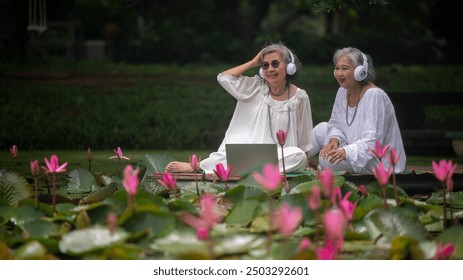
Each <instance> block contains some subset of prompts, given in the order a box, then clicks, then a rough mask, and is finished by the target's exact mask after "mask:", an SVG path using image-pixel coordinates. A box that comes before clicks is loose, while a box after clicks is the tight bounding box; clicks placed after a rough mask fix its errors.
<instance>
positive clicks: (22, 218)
mask: <svg viewBox="0 0 463 280" xmlns="http://www.w3.org/2000/svg"><path fill="white" fill-rule="evenodd" d="M2 215H3V217H5V219H7V220H10V221H12V222H13V223H14V224H15V225H18V226H20V225H23V224H25V223H28V222H32V221H36V220H39V219H40V218H42V217H44V216H45V214H44V213H42V212H40V211H38V210H36V209H35V208H34V207H33V206H29V205H23V206H21V207H18V208H11V209H10V210H9V211H8V212H7V213H4V214H2Z"/></svg>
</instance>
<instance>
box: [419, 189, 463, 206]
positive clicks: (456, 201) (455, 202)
mask: <svg viewBox="0 0 463 280" xmlns="http://www.w3.org/2000/svg"><path fill="white" fill-rule="evenodd" d="M450 198H451V200H452V208H458V209H463V192H451V193H449V192H446V195H445V199H446V203H447V204H449V203H450ZM443 201H444V200H443V196H442V191H441V190H439V191H437V192H433V193H432V195H431V197H430V198H428V200H427V201H426V202H428V203H431V204H442V203H443Z"/></svg>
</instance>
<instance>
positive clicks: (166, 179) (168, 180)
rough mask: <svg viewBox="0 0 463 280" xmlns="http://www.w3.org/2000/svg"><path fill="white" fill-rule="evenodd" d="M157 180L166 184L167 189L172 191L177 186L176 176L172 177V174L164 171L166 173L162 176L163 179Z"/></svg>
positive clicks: (163, 184)
mask: <svg viewBox="0 0 463 280" xmlns="http://www.w3.org/2000/svg"><path fill="white" fill-rule="evenodd" d="M157 181H158V182H159V184H161V185H162V186H164V187H165V188H166V189H168V190H170V191H173V190H175V188H176V186H177V185H176V183H177V180H176V179H174V177H172V174H170V173H164V175H163V176H162V179H158V180H157Z"/></svg>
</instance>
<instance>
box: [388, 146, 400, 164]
mask: <svg viewBox="0 0 463 280" xmlns="http://www.w3.org/2000/svg"><path fill="white" fill-rule="evenodd" d="M388 158H389V162H390V163H391V165H392V166H395V165H396V164H397V162H399V155H398V154H397V151H396V150H395V149H394V148H390V149H389V154H388Z"/></svg>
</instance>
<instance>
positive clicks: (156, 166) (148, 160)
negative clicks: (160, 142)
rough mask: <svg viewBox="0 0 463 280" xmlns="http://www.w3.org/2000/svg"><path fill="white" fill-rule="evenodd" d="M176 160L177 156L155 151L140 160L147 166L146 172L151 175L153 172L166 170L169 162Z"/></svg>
mask: <svg viewBox="0 0 463 280" xmlns="http://www.w3.org/2000/svg"><path fill="white" fill-rule="evenodd" d="M174 160H175V158H174V157H173V156H171V155H168V154H164V153H153V154H146V155H145V157H144V158H142V159H141V160H140V164H141V165H144V166H146V174H147V175H151V174H153V173H159V172H164V169H165V168H166V166H167V164H169V162H171V161H174Z"/></svg>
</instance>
